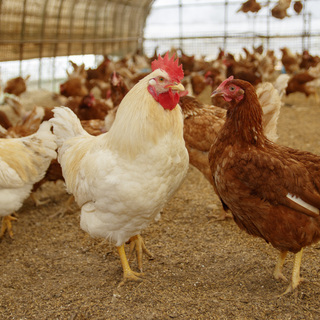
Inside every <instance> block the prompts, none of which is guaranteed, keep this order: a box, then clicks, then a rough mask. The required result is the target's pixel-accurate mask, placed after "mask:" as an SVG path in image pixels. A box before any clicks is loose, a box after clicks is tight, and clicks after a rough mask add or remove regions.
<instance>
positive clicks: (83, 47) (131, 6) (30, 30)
mask: <svg viewBox="0 0 320 320" xmlns="http://www.w3.org/2000/svg"><path fill="white" fill-rule="evenodd" d="M152 3H153V0H118V1H117V0H50V1H49V0H2V1H0V61H8V60H24V59H31V58H42V57H55V56H67V55H78V54H116V55H124V54H126V53H128V52H133V51H135V50H137V49H138V48H140V47H141V45H142V43H141V42H142V38H143V29H144V26H145V21H146V18H147V16H148V14H149V11H150V8H151V5H152Z"/></svg>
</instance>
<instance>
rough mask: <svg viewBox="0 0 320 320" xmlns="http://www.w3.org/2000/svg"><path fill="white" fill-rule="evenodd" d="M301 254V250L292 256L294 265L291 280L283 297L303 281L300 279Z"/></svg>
mask: <svg viewBox="0 0 320 320" xmlns="http://www.w3.org/2000/svg"><path fill="white" fill-rule="evenodd" d="M302 252H303V249H301V250H300V251H299V252H298V253H296V254H295V256H294V264H293V270H292V279H291V283H290V285H289V287H288V288H287V290H286V291H285V292H284V293H283V294H284V295H285V294H287V293H289V292H292V291H294V290H295V289H296V288H297V287H298V286H299V284H300V282H302V281H303V278H300V266H301V259H302Z"/></svg>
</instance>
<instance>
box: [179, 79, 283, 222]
mask: <svg viewBox="0 0 320 320" xmlns="http://www.w3.org/2000/svg"><path fill="white" fill-rule="evenodd" d="M257 93H258V96H259V100H260V101H261V104H262V106H263V108H262V109H263V128H264V132H265V134H266V135H267V136H268V137H269V138H270V139H271V140H273V141H275V140H276V139H277V137H278V136H277V122H278V117H279V113H280V108H281V100H280V96H279V93H278V91H277V90H276V89H275V88H274V87H273V86H272V84H271V83H269V82H266V83H263V84H262V85H261V86H260V87H259V88H258V89H257ZM179 104H180V106H181V109H182V112H183V114H184V129H183V132H184V140H185V142H186V147H187V150H188V153H189V162H190V164H191V165H193V166H194V167H196V168H197V169H198V170H199V171H200V172H201V173H202V174H203V175H204V177H205V178H206V179H207V180H208V181H209V182H210V183H211V185H213V184H214V182H213V179H212V175H211V170H210V166H209V161H208V153H209V150H210V147H211V145H212V144H213V142H214V141H215V139H216V137H217V135H218V133H219V131H220V129H221V128H222V127H223V125H224V123H225V120H226V110H225V109H222V108H219V107H216V106H209V105H203V104H201V103H200V102H199V101H198V100H196V99H195V98H193V97H190V96H185V97H181V98H180V102H179ZM227 217H228V216H227V215H226V213H225V211H222V212H221V214H219V215H218V217H217V219H218V220H224V219H226V218H227Z"/></svg>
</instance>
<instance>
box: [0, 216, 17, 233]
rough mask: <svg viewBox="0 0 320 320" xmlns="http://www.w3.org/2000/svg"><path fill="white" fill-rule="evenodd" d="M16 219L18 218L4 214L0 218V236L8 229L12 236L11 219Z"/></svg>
mask: <svg viewBox="0 0 320 320" xmlns="http://www.w3.org/2000/svg"><path fill="white" fill-rule="evenodd" d="M16 220H18V219H17V218H15V217H12V216H5V217H3V218H2V225H1V231H0V238H2V237H3V236H4V234H5V233H6V231H7V230H8V233H9V236H10V238H13V232H12V224H11V221H16Z"/></svg>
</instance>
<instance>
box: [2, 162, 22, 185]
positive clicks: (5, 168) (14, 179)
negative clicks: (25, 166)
mask: <svg viewBox="0 0 320 320" xmlns="http://www.w3.org/2000/svg"><path fill="white" fill-rule="evenodd" d="M23 185H24V181H23V180H22V179H21V178H20V176H19V175H18V173H17V172H16V171H15V170H13V169H12V168H11V167H10V166H9V165H8V164H7V163H6V162H5V161H3V160H2V159H1V157H0V188H3V189H7V188H20V187H23Z"/></svg>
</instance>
